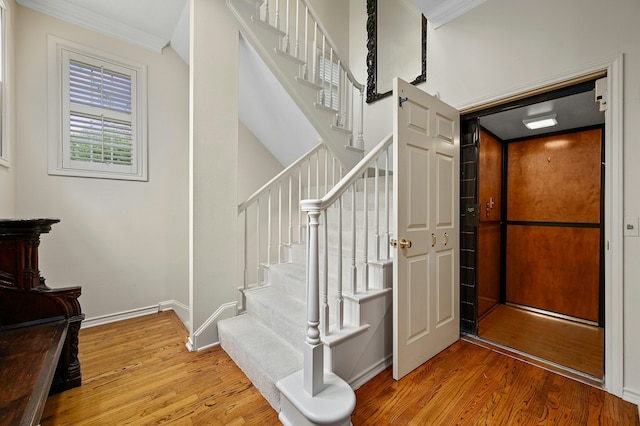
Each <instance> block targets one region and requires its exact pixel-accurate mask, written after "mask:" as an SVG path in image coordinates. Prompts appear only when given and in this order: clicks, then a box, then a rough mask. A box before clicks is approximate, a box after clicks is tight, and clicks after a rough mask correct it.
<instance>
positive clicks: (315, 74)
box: [311, 21, 318, 84]
mask: <svg viewBox="0 0 640 426" xmlns="http://www.w3.org/2000/svg"><path fill="white" fill-rule="evenodd" d="M317 48H318V23H317V22H315V21H314V23H313V71H312V72H311V74H312V76H313V78H312V80H311V81H313V82H314V83H315V84H318V59H317V58H318V55H316V49H317Z"/></svg>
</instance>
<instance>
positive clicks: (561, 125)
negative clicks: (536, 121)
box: [480, 90, 604, 141]
mask: <svg viewBox="0 0 640 426" xmlns="http://www.w3.org/2000/svg"><path fill="white" fill-rule="evenodd" d="M551 113H552V114H556V119H557V120H558V124H556V125H555V126H553V127H548V128H545V129H538V130H529V129H528V128H526V127H525V125H524V124H523V122H522V120H524V119H526V118H529V117H533V116H539V115H545V114H551ZM598 124H604V113H602V112H600V104H599V103H597V102H596V100H595V90H589V91H586V92H582V93H577V94H573V95H569V96H565V97H561V98H557V99H552V100H548V101H544V102H539V103H535V104H532V105H526V106H521V107H518V108H513V109H509V110H507V111H502V112H498V113H495V114H491V115H485V116H482V117H480V125H482V126H483V127H484V128H485V129H487V130H489V131H490V132H491V133H493V134H494V135H496V136H497V137H499V138H500V139H502V140H504V141H507V140H510V139H518V138H524V137H530V136H538V135H542V134H545V133H550V132H559V131H563V130H570V129H578V128H581V127H588V126H593V125H598Z"/></svg>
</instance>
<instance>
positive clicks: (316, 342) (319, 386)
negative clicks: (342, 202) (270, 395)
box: [301, 202, 324, 396]
mask: <svg viewBox="0 0 640 426" xmlns="http://www.w3.org/2000/svg"><path fill="white" fill-rule="evenodd" d="M309 204H311V203H304V202H303V205H302V206H301V207H302V210H304V211H307V212H308V216H309V224H308V225H309V226H308V233H309V234H308V236H309V239H308V240H307V241H308V244H309V247H308V253H309V258H308V259H307V268H308V275H307V338H306V340H305V342H304V351H303V354H304V366H303V368H304V376H303V377H304V378H303V388H304V390H305V391H306V392H307V393H308V394H309V395H311V396H315V395H317V394H318V393H319V392H320V391H322V390H323V389H324V371H323V368H324V367H323V361H324V360H323V350H324V348H323V345H322V341H321V340H320V328H319V325H320V274H319V271H320V265H319V263H320V262H319V254H320V253H319V246H318V242H319V239H318V225H319V217H320V210H319V209H318V207H317V206H315V205H314V206H311V205H309Z"/></svg>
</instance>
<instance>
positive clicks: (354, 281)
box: [351, 184, 358, 294]
mask: <svg viewBox="0 0 640 426" xmlns="http://www.w3.org/2000/svg"><path fill="white" fill-rule="evenodd" d="M357 289H358V269H357V267H356V185H355V184H353V186H352V187H351V294H356V293H357Z"/></svg>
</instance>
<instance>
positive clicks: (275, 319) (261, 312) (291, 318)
mask: <svg viewBox="0 0 640 426" xmlns="http://www.w3.org/2000/svg"><path fill="white" fill-rule="evenodd" d="M260 291H261V290H257V291H255V292H248V293H247V313H248V314H249V315H250V316H252V317H253V318H255V319H256V320H258V322H260V323H261V324H264V325H265V326H267V327H269V328H270V329H272V330H274V331H275V332H276V334H278V335H279V336H280V337H282V338H283V339H285V340H286V341H287V342H288V343H289V344H290V345H291V346H293V347H301V345H302V342H304V339H305V333H306V323H307V321H306V317H305V307H304V305H303V304H302V303H300V302H299V301H298V302H297V303H295V301H293V302H294V303H291V305H290V306H287V307H282V306H276V305H275V304H274V303H273V301H272V300H269V299H266V300H265V299H264V298H262V297H260V295H259V293H260ZM278 308H281V309H278Z"/></svg>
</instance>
